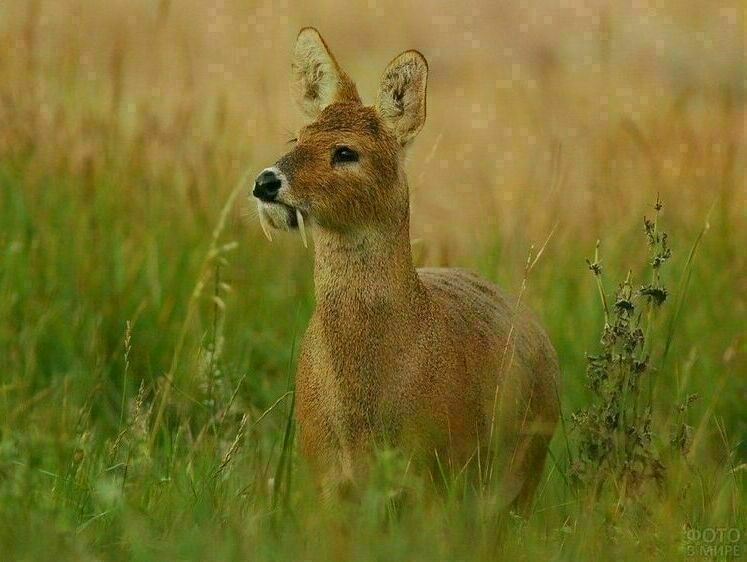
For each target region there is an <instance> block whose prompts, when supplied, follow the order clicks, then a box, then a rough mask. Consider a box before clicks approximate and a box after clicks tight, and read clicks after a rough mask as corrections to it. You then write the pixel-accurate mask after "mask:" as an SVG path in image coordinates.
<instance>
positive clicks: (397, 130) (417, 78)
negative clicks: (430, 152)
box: [376, 51, 428, 145]
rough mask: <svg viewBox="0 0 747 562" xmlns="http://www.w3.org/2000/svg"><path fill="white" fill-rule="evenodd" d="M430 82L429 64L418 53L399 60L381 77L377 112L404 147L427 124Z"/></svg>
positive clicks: (404, 55)
mask: <svg viewBox="0 0 747 562" xmlns="http://www.w3.org/2000/svg"><path fill="white" fill-rule="evenodd" d="M427 82H428V63H427V61H426V60H425V57H424V56H423V55H422V54H420V53H419V52H418V51H405V52H404V53H402V54H400V55H398V56H397V57H395V58H394V60H392V62H390V63H389V64H388V65H387V67H386V70H385V71H384V75H383V76H382V77H381V83H380V85H379V95H378V97H377V101H376V109H377V111H378V112H379V115H380V116H381V118H382V120H383V121H384V122H386V123H387V124H388V125H389V126H390V127H391V128H392V130H393V131H394V134H395V136H396V137H397V140H399V142H400V143H401V144H403V145H404V144H407V143H408V142H410V141H411V140H412V139H414V138H415V136H416V135H417V134H418V133H419V132H420V130H421V129H422V128H423V125H424V124H425V109H426V107H425V106H426V104H425V98H426V88H427Z"/></svg>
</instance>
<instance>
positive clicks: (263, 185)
mask: <svg viewBox="0 0 747 562" xmlns="http://www.w3.org/2000/svg"><path fill="white" fill-rule="evenodd" d="M280 185H281V183H280V178H279V177H278V176H277V174H275V172H273V171H272V170H265V171H264V172H262V173H261V174H259V175H258V176H257V180H256V181H255V182H254V191H253V192H252V193H253V195H254V196H255V197H256V198H257V199H261V200H262V201H274V200H275V197H277V195H278V191H280Z"/></svg>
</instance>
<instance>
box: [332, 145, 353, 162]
mask: <svg viewBox="0 0 747 562" xmlns="http://www.w3.org/2000/svg"><path fill="white" fill-rule="evenodd" d="M357 161H358V153H357V152H356V151H355V150H353V149H352V148H350V147H349V146H338V147H337V148H335V151H334V153H333V154H332V165H333V166H334V165H336V164H343V163H345V162H357Z"/></svg>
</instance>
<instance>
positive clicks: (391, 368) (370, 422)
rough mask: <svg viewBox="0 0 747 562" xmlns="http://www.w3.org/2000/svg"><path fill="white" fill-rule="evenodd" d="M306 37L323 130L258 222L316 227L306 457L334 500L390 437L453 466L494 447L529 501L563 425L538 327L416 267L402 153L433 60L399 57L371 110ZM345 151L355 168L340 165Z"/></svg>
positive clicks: (302, 432)
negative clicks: (355, 156)
mask: <svg viewBox="0 0 747 562" xmlns="http://www.w3.org/2000/svg"><path fill="white" fill-rule="evenodd" d="M299 41H300V42H302V43H303V48H301V49H300V50H299V49H298V48H297V50H296V55H297V56H296V60H295V62H294V76H295V78H296V80H297V81H300V83H297V84H296V91H297V92H299V94H298V95H300V96H301V98H300V99H299V103H300V105H301V106H302V107H304V108H305V109H306V112H307V115H310V116H311V117H312V118H314V121H313V122H311V123H310V124H308V125H307V126H305V127H304V128H303V129H302V130H301V131H300V133H299V137H298V141H297V145H296V146H295V147H294V148H293V150H291V151H290V152H289V153H288V154H286V155H285V156H284V157H282V158H281V159H280V160H279V161H278V163H277V168H278V169H279V170H280V172H281V173H282V174H284V176H285V178H286V182H287V185H286V186H285V187H283V188H282V189H281V191H280V195H279V199H280V201H281V202H282V205H277V204H269V205H263V206H261V211H260V212H265V213H267V216H268V217H270V218H271V219H272V220H271V222H272V224H273V225H276V226H279V227H281V228H285V227H288V226H291V222H290V218H289V222H288V224H283V220H281V219H282V217H284V216H285V215H284V213H285V211H286V210H287V209H292V210H294V211H295V209H298V210H300V212H301V213H302V214H303V216H304V218H305V219H306V220H308V222H309V224H311V225H312V226H313V232H314V240H315V270H314V279H315V292H316V309H315V311H314V314H313V316H312V318H311V321H310V324H309V326H308V329H307V331H306V334H305V337H304V340H303V344H302V347H301V352H300V357H299V365H298V373H297V379H296V416H297V421H298V431H299V441H300V449H301V453H302V454H303V456H304V457H305V458H306V459H307V460H308V461H309V463H310V464H311V466H312V468H313V470H314V473H315V474H316V475H317V477H318V479H319V482H320V484H321V485H322V487H323V488H324V490H325V491H326V492H327V493H331V492H333V491H334V490H341V489H351V488H354V487H355V486H356V484H357V483H358V482H359V481H360V480H361V479H362V478H364V477H365V474H366V465H367V462H366V461H367V456H368V453H369V452H370V451H371V448H372V446H374V445H375V444H378V443H385V444H389V445H395V446H399V447H402V448H404V449H406V450H407V451H408V452H409V453H412V454H413V455H414V456H415V457H416V458H417V459H419V460H421V461H422V462H423V463H424V464H425V465H426V466H432V464H431V463H432V461H433V459H434V458H435V457H436V456H437V457H438V459H439V461H440V462H441V463H446V464H448V465H450V466H451V467H453V468H455V469H456V470H459V469H460V468H461V467H463V466H464V465H465V464H467V463H472V464H476V463H477V459H479V458H480V455H486V454H487V452H488V450H489V449H491V448H492V449H493V451H495V452H496V453H497V457H498V458H499V459H500V461H499V468H500V471H499V472H500V478H501V486H502V491H503V493H504V494H505V500H506V501H518V502H520V503H524V504H526V502H528V501H529V500H530V499H531V497H532V495H533V492H534V489H535V487H536V485H537V482H538V479H539V477H540V475H541V472H542V468H543V465H544V460H545V455H546V450H547V444H548V441H549V440H550V438H551V436H552V433H553V431H554V428H555V425H556V422H557V419H558V415H559V409H558V403H557V398H558V388H557V385H558V384H559V370H558V364H557V359H556V356H555V351H554V350H553V347H552V345H551V344H550V342H549V340H548V338H547V336H546V335H545V333H544V332H543V330H542V328H541V327H540V326H539V324H538V323H537V322H536V320H534V319H533V317H532V316H531V315H530V313H529V312H528V311H526V310H525V309H524V308H522V307H518V308H517V307H516V303H515V300H514V299H510V298H509V297H507V296H506V295H505V294H503V293H502V292H501V291H500V290H499V289H498V288H497V287H495V286H494V285H492V284H490V283H488V282H487V281H484V280H482V279H480V278H479V277H478V276H476V275H474V274H473V273H470V272H467V271H464V270H460V269H419V270H416V269H415V267H414V265H413V261H412V256H411V253H410V241H409V200H408V189H407V180H406V177H405V173H404V169H403V155H404V151H405V148H406V146H407V144H408V143H409V142H410V141H411V140H412V138H414V136H415V135H416V134H417V132H418V131H419V130H420V128H422V126H423V123H424V120H425V89H426V86H425V84H426V78H427V66H426V63H425V59H424V58H423V57H422V55H420V54H419V53H416V52H415V51H408V52H406V53H403V54H402V55H400V56H399V57H397V58H395V59H394V60H393V61H392V62H391V63H390V65H389V66H388V67H387V70H386V71H385V74H384V78H383V79H382V84H381V87H380V92H379V96H378V99H377V104H376V106H375V107H365V106H363V105H362V104H361V102H360V100H359V98H358V94H357V92H356V91H355V86H354V84H352V82H351V81H350V79H349V78H347V76H346V75H344V73H342V71H341V70H340V68H339V65H338V64H337V63H336V61H335V59H334V58H333V57H332V55H331V54H330V53H329V50H328V49H327V47H326V45H325V44H324V42H323V41H322V40H321V37H320V36H319V35H318V32H316V31H315V30H312V29H310V28H306V29H304V30H302V32H301V34H300V36H299ZM299 52H300V53H301V54H302V56H301V58H299V56H298V53H299ZM320 61H321V62H320ZM314 92H326V98H324V97H323V96H321V95H316V94H314ZM339 145H346V146H349V147H352V148H354V149H355V150H356V151H357V152H358V153H359V155H360V159H359V161H358V162H355V163H352V164H344V165H338V166H334V165H332V164H331V155H332V154H333V153H334V150H335V148H336V147H337V146H339ZM288 216H289V217H291V216H292V213H290V214H289V215H288ZM509 335H510V338H511V342H512V345H507V339H508V338H509ZM494 420H495V424H494V423H493V422H494ZM491 435H492V436H493V445H492V446H489V445H488V442H489V439H490V437H491ZM486 461H487V459H485V458H484V456H483V457H482V463H484V464H485V465H487V462H486Z"/></svg>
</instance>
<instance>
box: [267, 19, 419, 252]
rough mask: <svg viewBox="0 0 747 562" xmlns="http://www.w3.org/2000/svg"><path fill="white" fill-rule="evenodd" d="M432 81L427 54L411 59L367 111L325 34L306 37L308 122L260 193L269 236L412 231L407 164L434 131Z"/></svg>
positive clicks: (303, 94)
mask: <svg viewBox="0 0 747 562" xmlns="http://www.w3.org/2000/svg"><path fill="white" fill-rule="evenodd" d="M427 75H428V65H427V63H426V61H425V58H424V57H423V55H421V54H420V53H418V52H417V51H405V52H404V53H402V54H400V55H399V56H397V57H395V58H394V60H392V61H391V62H390V63H389V65H388V66H387V68H386V70H385V71H384V75H383V76H382V78H381V82H380V85H379V92H378V96H377V100H376V104H375V105H373V106H365V105H363V103H362V102H361V99H360V97H359V95H358V91H357V89H356V87H355V84H354V83H353V81H352V80H351V79H350V77H349V76H348V75H347V74H346V73H345V72H344V71H343V70H342V69H341V68H340V65H339V64H338V63H337V60H336V59H335V57H334V56H333V55H332V53H331V52H330V50H329V48H328V47H327V45H326V44H325V42H324V40H323V39H322V37H321V35H320V34H319V32H318V31H317V30H316V29H314V28H310V27H307V28H304V29H302V30H301V31H300V33H299V34H298V39H297V40H296V46H295V51H294V58H293V65H292V79H293V89H294V95H295V99H296V102H297V104H298V106H299V108H300V109H301V111H302V112H303V114H304V115H305V117H306V119H307V123H306V124H305V125H304V126H303V127H302V128H301V129H300V130H299V132H298V135H297V138H296V139H294V140H293V143H294V146H293V148H292V149H291V150H290V152H288V153H287V154H285V155H284V156H283V157H281V158H280V159H279V160H278V161H277V162H276V163H275V164H274V165H273V166H272V167H269V168H266V169H265V170H263V171H262V172H261V173H260V174H259V176H258V177H257V179H256V182H255V185H254V191H253V195H254V197H256V198H257V204H258V206H259V215H260V221H261V222H262V226H263V229H264V230H265V234H267V236H268V238H270V240H271V239H272V238H271V235H270V230H269V229H270V228H276V229H281V230H288V229H296V228H300V229H301V234H302V236H303V238H304V242H305V231H304V224H305V222H306V221H308V223H309V224H312V225H314V227H317V228H321V229H325V230H329V231H335V232H338V233H344V234H351V233H352V234H354V233H356V232H360V231H364V230H371V229H375V230H377V231H379V232H382V233H384V234H386V233H389V232H393V231H396V230H397V229H401V228H402V227H403V226H406V225H407V222H408V217H409V196H408V191H407V181H406V179H405V173H404V170H403V156H404V154H405V151H406V149H407V146H408V145H409V144H410V143H411V141H412V140H413V139H414V138H415V136H416V135H417V134H418V132H420V130H421V129H422V127H423V124H424V123H425V95H426V81H427Z"/></svg>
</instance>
